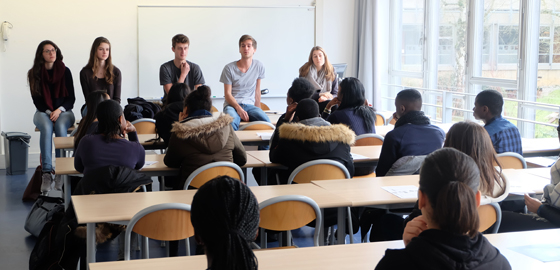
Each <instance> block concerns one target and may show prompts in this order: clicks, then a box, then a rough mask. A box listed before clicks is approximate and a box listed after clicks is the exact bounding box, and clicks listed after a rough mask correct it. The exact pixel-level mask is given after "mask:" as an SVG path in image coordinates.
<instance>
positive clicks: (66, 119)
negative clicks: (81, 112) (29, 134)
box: [33, 111, 76, 172]
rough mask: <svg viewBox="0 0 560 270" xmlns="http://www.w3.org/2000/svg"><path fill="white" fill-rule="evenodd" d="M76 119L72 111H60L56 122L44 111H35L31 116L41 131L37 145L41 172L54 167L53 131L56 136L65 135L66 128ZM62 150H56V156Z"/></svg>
mask: <svg viewBox="0 0 560 270" xmlns="http://www.w3.org/2000/svg"><path fill="white" fill-rule="evenodd" d="M75 121H76V119H75V118H74V113H73V112H72V111H66V112H62V113H60V116H58V119H57V120H56V122H54V123H53V121H51V119H50V117H49V115H48V114H47V113H44V112H40V111H36V112H35V115H34V116H33V124H35V126H36V127H37V128H38V129H39V131H40V132H41V135H40V139H39V145H40V148H41V165H42V166H43V172H50V171H52V170H53V169H54V167H53V165H52V145H53V139H52V136H53V132H54V134H55V136H56V137H66V135H67V134H68V128H69V127H71V126H72V125H73V124H74V122H75ZM61 154H62V150H58V151H56V156H57V157H60V156H61Z"/></svg>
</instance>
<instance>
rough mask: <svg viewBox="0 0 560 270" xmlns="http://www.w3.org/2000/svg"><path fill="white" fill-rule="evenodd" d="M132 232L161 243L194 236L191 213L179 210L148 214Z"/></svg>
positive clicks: (137, 223)
mask: <svg viewBox="0 0 560 270" xmlns="http://www.w3.org/2000/svg"><path fill="white" fill-rule="evenodd" d="M132 231H134V232H135V233H137V234H140V235H143V236H146V237H148V238H151V239H156V240H161V241H175V240H181V239H186V238H189V237H191V236H193V235H194V229H193V227H192V223H191V212H189V211H185V210H179V209H166V210H159V211H156V212H152V213H149V214H147V215H145V216H144V217H142V218H141V219H140V220H138V222H136V224H135V225H134V228H132Z"/></svg>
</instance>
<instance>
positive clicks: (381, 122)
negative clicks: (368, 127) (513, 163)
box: [375, 114, 385, 126]
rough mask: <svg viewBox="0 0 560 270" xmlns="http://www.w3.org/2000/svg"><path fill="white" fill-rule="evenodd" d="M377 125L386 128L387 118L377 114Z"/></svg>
mask: <svg viewBox="0 0 560 270" xmlns="http://www.w3.org/2000/svg"><path fill="white" fill-rule="evenodd" d="M375 125H376V126H384V125H385V117H384V116H383V115H381V114H375Z"/></svg>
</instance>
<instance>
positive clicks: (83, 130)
mask: <svg viewBox="0 0 560 270" xmlns="http://www.w3.org/2000/svg"><path fill="white" fill-rule="evenodd" d="M108 99H111V98H110V97H109V95H108V94H107V93H106V92H105V91H102V90H96V91H93V92H91V93H90V94H89V95H88V96H87V98H86V106H87V107H89V110H88V112H87V114H86V116H85V117H84V118H82V120H81V121H80V125H78V131H77V132H76V135H74V150H76V149H77V148H78V145H79V144H80V140H82V138H83V137H84V136H86V135H88V134H93V133H95V132H96V131H97V124H98V123H99V122H97V106H98V105H99V103H101V102H103V101H105V100H108ZM74 153H75V152H74Z"/></svg>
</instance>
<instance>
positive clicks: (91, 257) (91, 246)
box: [86, 223, 95, 269]
mask: <svg viewBox="0 0 560 270" xmlns="http://www.w3.org/2000/svg"><path fill="white" fill-rule="evenodd" d="M86 233H87V240H86V241H87V242H86V248H87V263H88V269H89V264H90V263H94V262H95V223H88V224H87V230H86Z"/></svg>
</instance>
